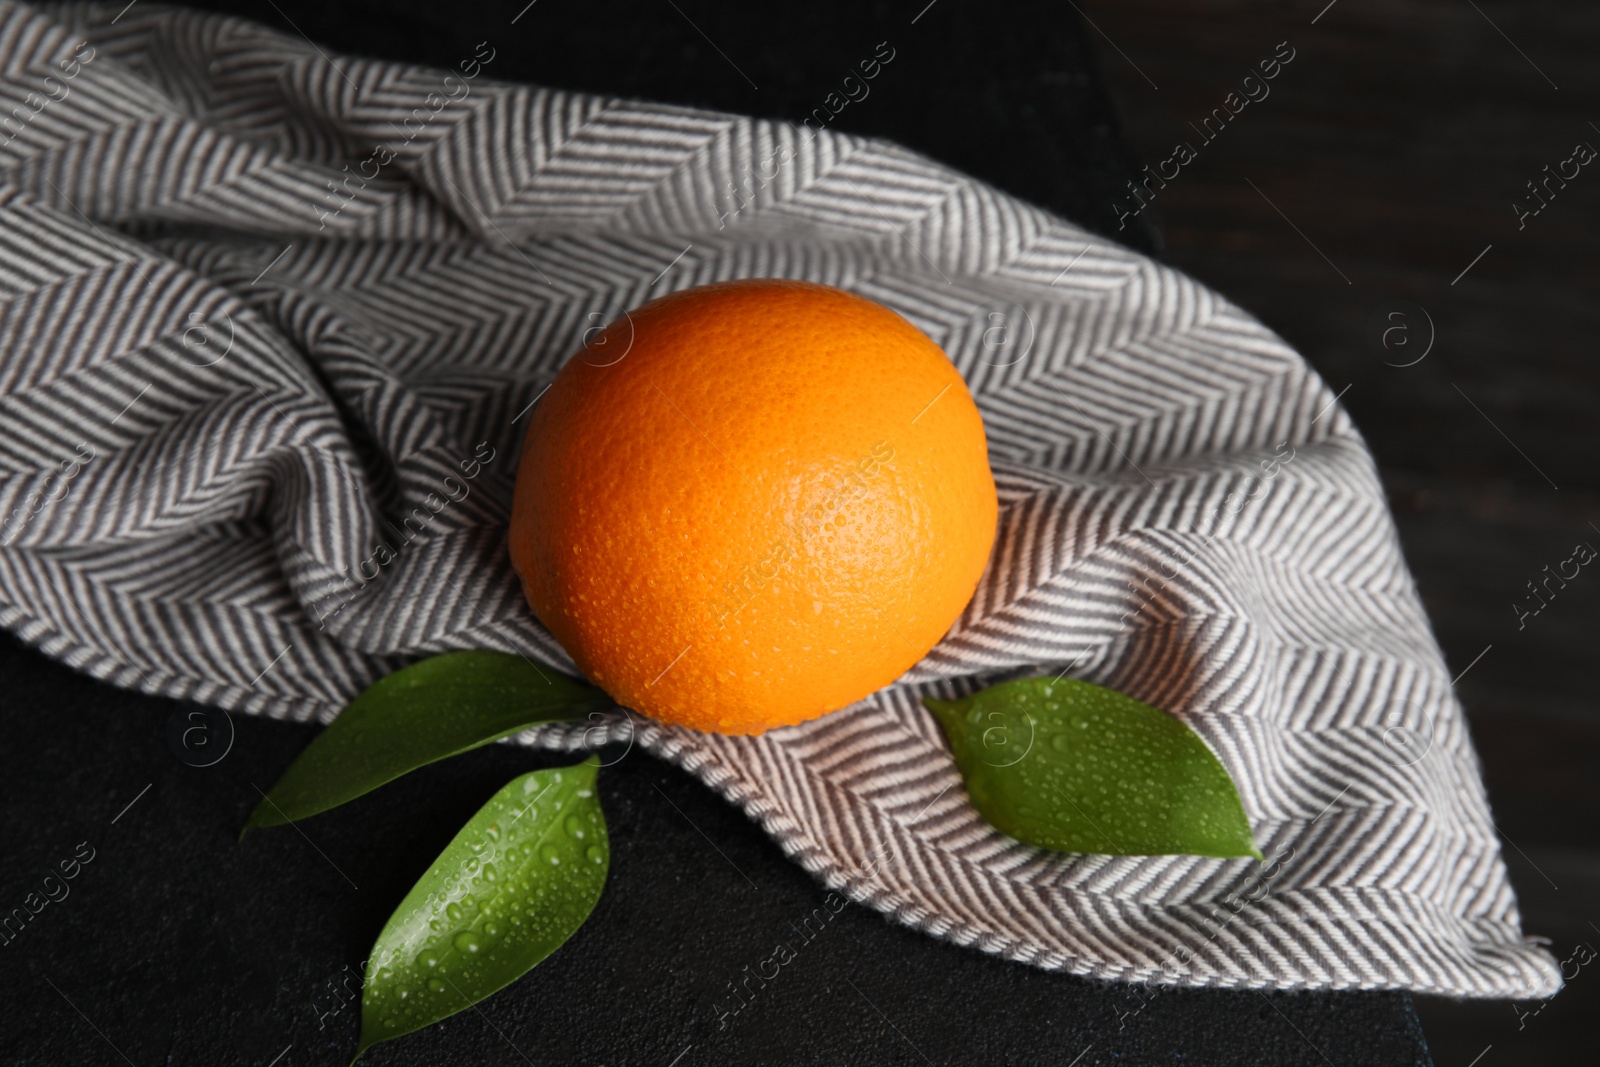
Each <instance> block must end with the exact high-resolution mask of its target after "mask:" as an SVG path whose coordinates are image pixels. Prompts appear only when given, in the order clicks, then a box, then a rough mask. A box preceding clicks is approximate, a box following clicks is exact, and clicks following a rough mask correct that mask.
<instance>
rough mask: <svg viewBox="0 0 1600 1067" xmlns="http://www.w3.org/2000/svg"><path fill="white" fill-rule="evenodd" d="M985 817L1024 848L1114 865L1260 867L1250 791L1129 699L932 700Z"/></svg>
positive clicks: (1175, 728)
mask: <svg viewBox="0 0 1600 1067" xmlns="http://www.w3.org/2000/svg"><path fill="white" fill-rule="evenodd" d="M923 703H924V704H925V705H927V707H928V710H930V711H932V712H933V714H934V716H935V717H936V718H938V720H939V723H940V725H941V726H943V727H944V733H945V736H946V737H947V738H949V740H950V749H951V751H952V752H953V753H954V755H955V758H956V766H957V767H959V768H960V770H961V776H962V777H963V778H964V779H966V784H967V792H968V793H969V794H970V795H971V797H972V802H973V804H975V805H976V806H977V808H978V811H979V812H980V813H981V814H982V815H983V817H984V818H985V819H987V820H989V822H990V823H991V824H992V825H993V826H994V828H995V829H997V830H999V831H1000V832H1001V833H1003V834H1008V835H1010V836H1011V837H1014V838H1016V839H1017V840H1018V841H1024V842H1027V843H1028V844H1030V845H1037V846H1039V847H1040V848H1049V849H1055V850H1056V851H1058V852H1099V853H1104V854H1108V855H1113V856H1159V855H1176V854H1188V855H1195V856H1254V857H1255V858H1256V859H1261V858H1262V857H1261V851H1260V850H1259V849H1258V848H1256V843H1255V838H1254V837H1253V836H1252V835H1251V833H1250V821H1249V819H1247V818H1246V817H1245V813H1244V805H1243V804H1241V803H1240V802H1239V791H1238V789H1237V788H1235V786H1234V784H1233V779H1232V778H1230V777H1229V776H1228V772H1227V769H1226V768H1224V767H1223V766H1222V764H1221V762H1219V761H1218V760H1217V757H1216V756H1214V755H1213V754H1212V752H1211V750H1210V749H1209V748H1207V747H1206V744H1205V742H1204V741H1202V740H1200V737H1199V735H1198V734H1196V733H1195V732H1194V731H1193V730H1191V729H1189V727H1188V726H1186V725H1185V724H1184V723H1183V722H1182V721H1181V720H1179V719H1177V718H1176V717H1174V716H1172V715H1168V714H1167V713H1166V712H1164V711H1160V710H1158V709H1156V708H1153V707H1151V706H1150V705H1149V704H1145V703H1141V702H1140V701H1137V700H1135V699H1133V698H1132V697H1130V696H1124V695H1123V694H1121V693H1118V692H1115V691H1113V690H1110V689H1105V688H1102V687H1101V686H1098V685H1091V684H1090V683H1088V682H1083V681H1078V680H1076V679H1072V678H1068V679H1049V678H1029V679H1025V680H1023V681H1017V682H1006V683H1004V684H1002V685H997V686H993V687H991V688H989V689H985V690H983V691H982V692H979V693H974V694H973V695H972V696H969V697H966V698H964V699H962V700H955V701H943V700H932V699H925V700H924V701H923Z"/></svg>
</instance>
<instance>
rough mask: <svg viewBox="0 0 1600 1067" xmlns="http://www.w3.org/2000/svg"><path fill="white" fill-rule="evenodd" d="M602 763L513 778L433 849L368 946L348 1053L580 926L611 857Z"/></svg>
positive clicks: (446, 1009)
mask: <svg viewBox="0 0 1600 1067" xmlns="http://www.w3.org/2000/svg"><path fill="white" fill-rule="evenodd" d="M599 769H600V763H599V761H598V760H597V759H596V758H595V757H593V756H591V757H589V759H588V760H586V761H585V762H583V763H580V764H578V765H577V766H575V767H561V768H556V769H554V770H546V771H534V772H533V773H532V774H525V775H523V776H522V777H520V778H517V779H516V780H514V781H512V782H511V783H510V784H509V785H507V786H505V788H503V789H501V790H500V791H499V792H498V793H496V794H495V795H494V796H493V797H492V798H491V799H490V800H489V803H487V804H485V805H484V806H483V807H482V808H481V809H480V810H479V811H478V813H477V814H476V815H474V816H473V817H472V819H471V820H470V821H469V822H468V823H467V825H465V826H463V827H462V828H461V832H460V833H458V834H456V836H455V840H453V841H451V842H450V844H449V846H448V847H446V848H445V850H444V851H443V852H442V853H440V854H439V858H438V859H437V860H435V861H434V862H433V866H432V867H430V868H429V870H428V873H427V874H425V875H424V876H423V877H422V878H421V879H420V880H419V881H418V882H417V884H416V885H415V886H413V887H412V889H411V892H410V893H408V894H406V898H405V900H403V901H401V903H400V906H399V907H398V908H396V909H395V912H394V914H393V915H392V916H390V917H389V922H388V924H387V925H386V926H384V928H383V932H382V933H381V934H379V935H378V941H377V944H375V945H374V946H373V947H372V955H371V958H370V959H369V960H368V963H367V978H366V984H365V987H364V989H363V990H362V995H361V1048H360V1050H359V1051H358V1052H357V1053H356V1055H357V1056H360V1054H361V1052H365V1051H366V1050H367V1049H368V1048H370V1047H372V1046H373V1045H375V1044H377V1043H378V1042H380V1041H388V1040H389V1039H390V1038H395V1037H399V1036H401V1035H402V1034H409V1033H411V1032H412V1031H413V1030H419V1029H421V1028H422V1027H424V1026H427V1025H429V1024H430V1023H436V1022H438V1021H439V1020H440V1019H445V1018H448V1017H449V1016H451V1015H454V1014H455V1013H456V1012H458V1011H460V1010H462V1009H463V1008H466V1007H469V1006H471V1005H473V1004H476V1003H477V1002H478V1001H480V1000H482V999H483V998H484V997H487V996H489V995H490V994H491V993H494V992H495V991H497V990H499V989H502V988H504V987H505V986H507V985H509V984H510V983H512V982H514V981H516V980H517V979H518V978H520V977H521V976H522V975H523V974H525V973H527V971H528V970H529V969H530V968H532V967H533V966H534V965H535V964H537V963H539V962H540V961H541V960H543V959H544V958H545V957H546V956H548V955H550V953H552V952H554V951H555V950H556V949H558V948H560V947H561V945H562V943H564V942H565V941H566V940H567V938H569V937H571V936H572V935H573V934H574V933H576V932H577V930H578V927H580V926H582V925H583V923H584V920H586V919H587V918H588V917H589V913H590V912H591V911H593V910H594V906H595V902H596V901H598V900H599V899H600V891H601V889H603V888H604V887H605V883H606V870H607V868H608V867H609V866H610V863H611V846H610V843H609V841H608V839H607V837H606V823H605V816H604V815H603V814H602V813H601V811H600V801H599V800H598V799H597V798H596V796H595V778H596V775H597V774H598V772H599Z"/></svg>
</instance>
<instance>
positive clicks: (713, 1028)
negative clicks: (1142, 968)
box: [0, 637, 1430, 1067]
mask: <svg viewBox="0 0 1600 1067" xmlns="http://www.w3.org/2000/svg"><path fill="white" fill-rule="evenodd" d="M0 678H4V680H5V693H6V709H7V710H6V728H5V732H4V736H5V749H4V751H5V765H6V768H7V770H6V784H5V789H4V818H3V822H0V855H4V856H5V857H6V863H5V869H4V873H3V874H0V905H3V906H4V907H5V908H7V909H10V908H12V907H17V906H22V905H24V902H25V900H26V898H27V896H28V894H29V893H32V892H35V891H38V890H39V889H40V888H41V885H42V883H44V881H45V877H46V875H47V874H49V873H50V871H51V869H52V868H54V867H56V866H57V865H58V864H59V863H60V862H61V861H62V860H70V859H72V858H73V857H74V856H77V857H79V858H80V859H81V857H83V856H84V855H90V856H92V858H91V859H89V860H88V862H86V863H84V862H80V863H79V865H78V867H77V868H76V876H75V877H73V878H71V879H70V880H65V881H63V880H61V879H57V880H56V881H55V882H52V883H50V884H49V886H48V887H47V888H49V889H50V891H51V892H52V893H53V894H55V895H56V896H57V897H59V898H60V899H58V900H56V901H54V902H51V903H48V904H46V905H45V906H44V907H43V908H42V910H40V911H39V913H38V914H37V915H34V916H33V917H32V918H31V920H30V921H28V922H27V924H26V925H24V926H22V927H21V929H20V931H13V932H12V933H13V936H12V939H11V940H10V941H9V942H8V943H7V944H6V945H5V946H4V947H3V948H0V964H3V965H0V1003H3V1004H4V1005H5V1010H4V1014H5V1022H4V1026H3V1028H0V1062H3V1063H6V1064H16V1065H25V1067H33V1065H46V1064H48V1065H51V1067H57V1065H62V1064H73V1065H98V1064H106V1065H116V1064H126V1063H132V1064H137V1065H139V1067H144V1065H146V1064H195V1065H205V1067H233V1065H240V1067H246V1065H250V1067H268V1065H272V1067H311V1065H330V1067H331V1065H340V1064H344V1063H346V1062H347V1061H348V1059H349V1057H350V1056H351V1054H352V1053H353V1052H354V1050H355V1044H356V1034H357V1030H358V1021H359V1004H358V1002H357V999H356V998H357V995H358V992H359V985H360V978H359V976H360V973H361V963H362V961H363V960H364V959H365V957H366V955H367V952H368V950H369V949H370V947H371V944H372V941H373V939H374V938H375V937H376V936H377V933H378V931H379V929H380V928H381V927H382V925H383V923H384V921H385V919H386V918H387V917H388V914H389V912H390V911H391V910H392V909H393V908H394V906H395V905H396V904H398V903H399V901H400V899H401V897H403V896H404V895H405V892H406V890H407V889H408V888H409V887H410V883H411V882H412V881H413V880H415V879H416V878H417V877H418V876H419V875H420V874H421V873H422V872H423V870H424V869H425V868H426V867H427V865H428V863H429V861H430V860H432V858H433V857H434V856H435V855H437V854H438V852H439V850H441V849H442V848H443V847H444V845H445V843H446V842H448V841H449V839H450V837H451V836H452V835H453V834H454V832H455V830H456V828H457V827H459V825H460V824H461V823H462V822H464V821H465V820H466V819H467V818H468V817H469V816H470V815H471V814H472V812H473V811H474V810H476V808H477V807H478V806H479V805H480V804H482V803H483V802H484V801H485V800H487V799H488V798H489V796H490V795H491V794H492V793H493V792H494V791H495V790H496V789H497V788H499V787H500V786H501V785H503V784H504V783H505V782H507V781H509V780H510V779H511V778H513V777H515V776H516V775H518V774H520V773H522V772H524V771H526V770H529V769H532V768H533V767H535V766H539V765H555V764H556V763H560V762H565V761H566V760H565V759H563V758H561V757H553V756H550V755H548V754H536V753H532V752H528V751H526V750H522V749H517V748H514V747H511V746H505V745H499V746H493V747H491V748H490V749H487V750H481V751H479V752H475V753H471V754H469V755H467V756H463V757H459V758H457V759H455V760H450V761H447V762H445V763H443V764H438V765H435V766H433V767H431V768H427V769H424V770H422V771H419V772H417V773H416V774H414V775H412V776H410V777H408V778H406V779H402V780H401V781H400V782H397V783H395V784H393V785H391V786H389V787H386V788H385V789H383V790H380V791H379V792H377V793H374V794H370V795H369V796H367V797H365V798H362V799H361V800H358V801H355V802H353V803H351V804H349V805H347V806H346V807H344V808H341V809H338V810H336V811H334V812H330V813H328V814H326V815H322V816H318V817H316V818H313V819H310V820H307V821H306V822H305V823H304V824H303V825H302V826H301V827H300V828H298V829H297V828H294V827H278V828H275V829H272V830H264V831H260V832H258V833H255V834H252V835H251V837H250V838H248V839H247V840H246V841H244V842H242V843H241V842H239V841H238V840H237V837H238V832H239V828H240V826H242V825H243V823H244V820H245V817H246V816H247V815H248V814H249V812H250V809H251V808H252V807H253V806H254V805H255V803H256V801H257V799H258V797H259V794H258V793H257V791H256V790H257V788H258V787H259V788H262V789H265V788H268V787H269V786H270V785H271V783H272V780H273V779H274V777H275V776H276V775H277V774H278V773H279V772H280V771H281V770H282V769H283V767H285V766H286V765H287V764H288V762H289V761H290V760H291V759H293V757H294V755H295V753H296V752H298V751H299V750H300V748H301V747H303V746H304V745H305V744H306V742H308V741H309V740H310V739H311V737H312V736H313V735H314V734H315V730H316V728H315V727H311V726H303V725H294V724H288V723H279V722H273V721H271V720H265V719H256V718H250V717H247V716H234V717H233V718H232V720H231V724H232V727H233V730H234V737H233V743H232V746H231V749H229V750H228V752H227V755H226V756H224V757H223V758H222V759H221V760H220V761H219V762H217V763H215V764H214V765H212V766H209V767H196V766H191V765H190V763H191V762H193V761H194V759H195V757H194V755H193V753H196V752H200V751H203V749H202V747H201V745H200V744H199V742H200V740H201V735H199V734H191V735H190V737H189V747H188V748H187V749H186V748H184V747H183V746H181V745H174V744H173V742H172V736H173V731H174V727H176V729H177V732H178V734H179V736H181V734H182V731H183V730H186V729H190V728H200V727H201V726H202V725H203V724H204V723H205V719H204V718H201V719H194V718H191V713H193V712H196V711H201V710H202V709H200V708H199V706H198V705H193V704H184V703H180V702H177V701H171V700H165V699H159V698H153V697H147V696H143V695H141V694H136V693H130V692H125V691H121V690H116V689H112V688H111V687H109V686H106V685H102V684H100V683H98V682H95V681H93V680H91V679H88V678H86V677H83V676H81V675H77V674H74V673H73V672H72V671H70V670H69V669H68V668H66V667H63V666H61V665H59V664H56V663H53V662H51V661H49V660H46V659H45V658H44V657H42V656H40V655H38V654H37V653H35V652H33V651H31V650H29V649H26V648H23V647H22V646H21V645H19V644H18V643H17V642H16V641H15V640H13V639H11V638H9V637H6V638H3V639H0ZM211 722H212V724H213V725H212V727H211V729H212V733H211V734H210V735H209V737H210V739H211V743H213V744H217V745H220V744H221V743H223V741H224V737H223V735H224V733H225V732H226V725H225V723H224V722H223V721H222V720H221V719H218V718H216V717H214V716H213V717H212V719H211ZM185 754H188V762H186V761H185V759H184V756H185ZM207 758H210V757H207ZM605 758H607V759H608V760H616V761H617V762H616V764H615V765H614V766H612V767H609V768H607V769H606V770H605V771H603V772H602V774H601V788H600V795H601V801H602V804H603V805H604V808H605V811H606V817H607V821H608V823H609V827H610V833H611V842H612V860H611V880H610V882H609V883H608V885H607V887H606V890H605V894H604V896H603V897H602V898H601V901H600V904H599V906H598V907H597V908H596V910H595V913H594V915H593V917H592V918H591V919H590V920H589V922H588V924H587V925H585V926H584V927H583V929H582V930H580V931H579V932H578V934H577V935H576V936H575V937H574V938H573V939H572V940H571V941H569V942H568V943H567V944H566V945H565V946H563V947H562V948H561V949H560V950H559V951H558V952H556V954H555V955H553V956H552V957H550V958H549V959H548V960H547V961H545V962H544V963H543V964H541V965H540V966H539V967H537V968H535V969H534V970H533V971H531V972H530V973H529V974H528V975H527V976H526V977H524V978H523V979H522V980H520V981H519V982H517V983H515V984H514V985H512V986H510V987H509V988H507V989H506V990H504V991H502V992H501V993H499V994H497V995H496V996H494V997H492V998H491V999H489V1000H488V1001H485V1002H484V1003H483V1004H482V1005H481V1008H480V1010H477V1011H469V1012H466V1013H463V1014H461V1015H458V1016H456V1017H455V1018H453V1019H451V1020H448V1021H446V1022H445V1023H443V1024H441V1025H439V1026H436V1027H433V1028H431V1029H429V1030H426V1031H423V1032H420V1033H418V1034H415V1035H412V1036H410V1037H407V1038H403V1039H400V1040H398V1041H395V1042H392V1043H390V1044H387V1045H381V1046H378V1047H377V1048H376V1049H374V1050H372V1051H371V1052H369V1053H368V1055H367V1057H365V1058H364V1059H363V1061H362V1062H363V1063H371V1064H372V1065H373V1067H386V1065H389V1067H398V1065H403V1064H405V1065H410V1064H415V1065H422V1064H427V1065H432V1067H456V1065H460V1067H467V1065H474V1067H488V1065H494V1067H499V1065H506V1067H513V1065H517V1064H524V1063H534V1064H547V1063H563V1064H569V1063H570V1064H590V1065H599V1064H604V1065H608V1067H615V1065H621V1064H640V1065H655V1067H671V1065H674V1064H675V1065H676V1067H702V1065H709V1064H815V1065H834V1064H882V1065H892V1064H906V1065H908V1067H911V1065H922V1064H930V1063H932V1064H1001V1063H1018V1064H1057V1065H1061V1067H1066V1065H1073V1064H1076V1065H1078V1067H1090V1065H1095V1064H1112V1063H1129V1064H1153V1063H1205V1064H1214V1063H1222V1064H1228V1063H1238V1064H1274V1065H1279V1067H1290V1065H1297V1064H1305V1065H1308V1067H1313V1065H1326V1064H1327V1063H1330V1062H1331V1063H1334V1064H1338V1065H1340V1067H1347V1065H1354V1064H1396V1065H1398V1064H1407V1065H1426V1064H1428V1063H1429V1062H1430V1060H1429V1058H1428V1055H1427V1053H1426V1051H1425V1049H1424V1047H1423V1041H1422V1034H1421V1030H1420V1027H1419V1026H1418V1024H1417V1022H1416V1018H1415V1015H1414V1014H1413V1012H1412V1011H1411V1008H1410V1003H1409V999H1408V998H1407V997H1405V996H1404V995H1401V994H1392V993H1390V994H1385V993H1341V994H1271V995H1263V994H1260V993H1252V992H1221V991H1168V992H1163V993H1159V994H1157V995H1155V996H1153V997H1152V996H1151V995H1150V991H1149V990H1143V991H1142V993H1141V994H1140V995H1142V996H1144V997H1145V998H1147V999H1148V1005H1147V1006H1144V1007H1142V1008H1141V1007H1140V1002H1139V1000H1138V999H1136V994H1135V992H1134V991H1133V987H1127V986H1116V985H1108V984H1104V983H1099V982H1092V981H1088V980H1085V979H1080V978H1073V977H1070V976H1067V975H1060V974H1049V973H1046V972H1043V971H1039V970H1035V969H1032V968H1029V967H1024V966H1021V965H1018V964H1013V963H1007V962H1004V961H1001V960H997V959H994V958H992V957H989V956H985V955H983V954H982V953H980V952H977V951H975V950H972V949H962V948H957V947H955V946H953V945H948V944H945V943H943V942H939V941H935V940H934V939H932V938H930V937H926V936H924V935H922V934H918V933H916V932H914V931H911V930H907V929H905V928H903V927H899V926H895V925H891V924H890V923H889V922H888V920H886V919H885V918H884V917H883V916H881V915H879V914H877V913H876V912H873V911H869V910H867V909H864V908H862V907H860V906H858V905H854V904H845V905H843V906H842V907H841V906H840V901H839V899H838V898H835V900H833V901H832V902H830V901H829V900H828V896H827V892H826V891H825V890H824V889H823V888H822V887H821V886H820V885H818V884H817V883H816V882H815V881H814V880H813V879H812V878H811V877H810V876H809V875H807V874H806V873H805V872H804V871H802V870H801V869H800V868H799V867H798V866H796V865H795V864H793V863H791V862H789V861H788V860H787V859H786V858H785V857H784V856H783V855H782V853H781V852H780V851H779V849H778V848H777V846H775V845H774V844H772V843H771V842H770V841H769V840H768V839H767V838H766V837H765V835H763V834H762V833H761V832H760V831H759V830H758V829H757V828H756V826H755V825H754V824H753V823H751V822H749V821H748V820H747V819H746V818H745V817H744V816H743V815H742V814H740V813H739V812H738V811H736V810H735V809H734V808H732V807H731V806H729V805H727V804H725V803H723V802H722V801H721V800H720V799H719V798H718V797H716V796H715V795H714V794H712V793H711V792H710V791H709V790H708V789H707V788H705V787H704V786H702V785H700V784H699V783H698V782H697V781H695V780H694V779H692V778H690V777H689V776H688V775H686V774H684V773H683V772H681V771H678V770H675V769H673V768H670V767H668V766H667V765H665V764H663V763H661V762H660V761H658V760H655V759H653V758H651V757H649V756H647V755H644V754H643V753H641V752H638V751H632V752H630V751H628V750H627V749H626V748H620V747H619V748H613V749H611V750H609V751H608V752H607V753H606V754H605ZM69 869H71V868H70V867H69ZM61 886H64V887H65V889H66V893H65V895H62V892H61V888H60V887H61ZM817 909H821V911H822V912H823V916H824V917H826V916H828V915H830V914H832V913H833V912H835V911H837V914H836V915H833V916H832V918H829V919H828V920H827V921H826V922H825V923H824V922H821V921H819V920H817V919H815V918H814V919H813V920H812V925H811V927H810V931H809V933H808V932H807V931H805V930H801V929H798V927H800V926H801V924H803V923H804V922H805V920H806V919H807V918H808V917H810V916H812V915H813V913H814V912H815V911H816V910H817ZM819 928H820V929H819ZM780 941H781V942H784V943H786V944H788V945H789V946H790V947H791V948H792V950H793V951H794V954H795V958H794V959H793V960H791V961H790V962H789V963H788V964H787V965H786V966H784V967H782V968H781V970H780V971H779V973H778V975H777V977H776V978H774V979H772V980H771V981H770V982H768V983H766V985H765V986H764V987H763V986H762V985H761V983H760V982H759V981H756V982H752V983H751V985H750V986H749V987H748V989H749V992H748V993H747V994H746V995H745V997H744V999H743V1000H742V1001H737V1002H736V1001H735V1000H734V998H733V994H732V993H731V991H730V989H729V985H730V983H743V982H744V980H745V978H746V976H747V972H746V970H745V968H747V967H748V968H751V970H754V969H756V968H757V967H758V965H759V964H760V962H761V961H762V960H764V959H766V958H768V957H770V956H772V955H773V951H774V948H775V946H776V945H777V944H778V943H779V942H780ZM767 973H769V974H770V973H771V969H770V968H767ZM737 1003H742V1004H743V1007H742V1008H740V1009H739V1010H738V1011H737V1012H735V1011H734V1008H735V1005H736V1004H737Z"/></svg>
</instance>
